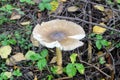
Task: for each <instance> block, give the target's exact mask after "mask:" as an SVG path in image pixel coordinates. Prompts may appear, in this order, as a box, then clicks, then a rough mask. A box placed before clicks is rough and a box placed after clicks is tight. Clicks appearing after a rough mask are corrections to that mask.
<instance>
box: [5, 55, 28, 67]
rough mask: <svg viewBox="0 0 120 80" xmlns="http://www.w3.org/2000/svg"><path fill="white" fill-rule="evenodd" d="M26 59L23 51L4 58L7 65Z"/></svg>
mask: <svg viewBox="0 0 120 80" xmlns="http://www.w3.org/2000/svg"><path fill="white" fill-rule="evenodd" d="M22 60H26V58H25V56H24V55H23V53H16V54H15V55H13V56H11V57H10V58H9V59H7V60H6V64H7V65H15V64H16V63H17V62H19V61H22Z"/></svg>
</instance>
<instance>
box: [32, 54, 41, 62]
mask: <svg viewBox="0 0 120 80" xmlns="http://www.w3.org/2000/svg"><path fill="white" fill-rule="evenodd" d="M40 58H41V56H40V55H39V54H33V55H31V56H30V60H33V61H35V60H39V59H40Z"/></svg>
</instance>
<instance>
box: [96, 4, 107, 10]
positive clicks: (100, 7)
mask: <svg viewBox="0 0 120 80" xmlns="http://www.w3.org/2000/svg"><path fill="white" fill-rule="evenodd" d="M94 8H95V9H97V10H100V11H105V8H104V6H102V5H95V6H94Z"/></svg>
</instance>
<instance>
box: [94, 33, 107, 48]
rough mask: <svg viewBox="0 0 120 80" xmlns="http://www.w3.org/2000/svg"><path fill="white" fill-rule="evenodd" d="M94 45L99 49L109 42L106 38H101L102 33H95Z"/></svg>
mask: <svg viewBox="0 0 120 80" xmlns="http://www.w3.org/2000/svg"><path fill="white" fill-rule="evenodd" d="M95 45H96V47H97V48H98V49H99V50H100V49H101V48H102V46H109V42H108V41H107V40H106V39H103V37H102V35H100V34H97V35H96V42H95Z"/></svg>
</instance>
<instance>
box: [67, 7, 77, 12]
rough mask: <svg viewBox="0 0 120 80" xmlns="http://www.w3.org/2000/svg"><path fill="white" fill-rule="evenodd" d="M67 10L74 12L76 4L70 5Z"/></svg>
mask: <svg viewBox="0 0 120 80" xmlns="http://www.w3.org/2000/svg"><path fill="white" fill-rule="evenodd" d="M67 10H68V12H75V11H77V10H78V7H76V6H71V7H68V8H67Z"/></svg>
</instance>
